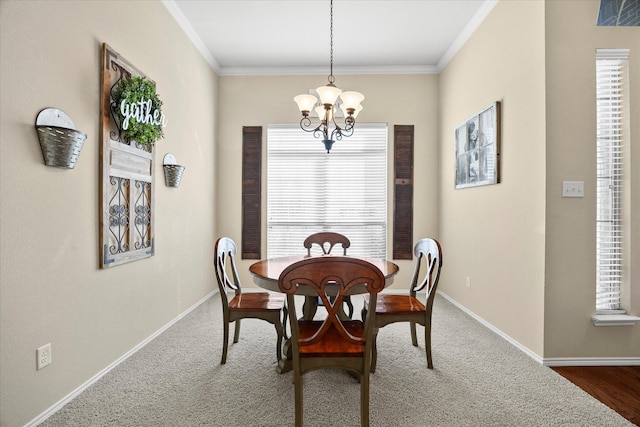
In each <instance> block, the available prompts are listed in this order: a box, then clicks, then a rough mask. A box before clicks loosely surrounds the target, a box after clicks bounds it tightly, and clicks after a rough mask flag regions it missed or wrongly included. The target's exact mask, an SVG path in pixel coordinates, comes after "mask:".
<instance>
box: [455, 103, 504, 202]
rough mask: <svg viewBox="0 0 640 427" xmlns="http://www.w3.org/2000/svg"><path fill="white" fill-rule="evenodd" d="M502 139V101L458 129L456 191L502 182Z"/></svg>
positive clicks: (485, 109)
mask: <svg viewBox="0 0 640 427" xmlns="http://www.w3.org/2000/svg"><path fill="white" fill-rule="evenodd" d="M500 139H501V138H500V102H499V101H496V102H494V103H493V104H491V105H490V106H488V107H486V108H484V109H482V110H481V111H480V112H479V113H477V114H475V115H474V116H473V117H470V118H469V119H467V120H465V122H464V123H462V124H460V125H458V126H457V127H456V128H455V130H454V143H455V188H456V189H459V188H468V187H477V186H480V185H490V184H497V183H499V182H500Z"/></svg>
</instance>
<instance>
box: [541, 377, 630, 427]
mask: <svg viewBox="0 0 640 427" xmlns="http://www.w3.org/2000/svg"><path fill="white" fill-rule="evenodd" d="M551 369H553V370H554V371H556V372H557V373H558V374H560V375H562V376H563V377H565V378H566V379H568V380H569V381H571V382H572V383H574V384H575V385H577V386H578V387H580V388H581V389H583V390H584V391H586V392H587V393H589V394H590V395H591V396H593V397H595V398H596V399H598V400H599V401H601V402H602V403H604V404H605V405H607V406H608V407H610V408H611V409H613V410H615V411H616V412H618V413H619V414H620V415H622V416H623V417H625V418H626V419H628V420H629V421H631V422H632V423H634V424H635V425H637V426H640V366H556V367H552V368H551Z"/></svg>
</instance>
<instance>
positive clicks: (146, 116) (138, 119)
mask: <svg viewBox="0 0 640 427" xmlns="http://www.w3.org/2000/svg"><path fill="white" fill-rule="evenodd" d="M113 99H114V101H115V107H116V111H117V114H118V116H119V118H120V125H119V127H120V131H121V132H122V135H123V136H124V137H126V138H130V139H132V140H134V141H136V142H137V143H138V144H141V145H144V146H150V147H151V146H153V145H154V144H155V142H156V141H157V140H159V139H160V138H164V132H163V130H162V126H163V125H164V123H163V122H164V116H163V115H162V101H161V100H160V98H158V94H157V93H156V87H155V85H154V84H153V83H152V82H150V81H149V80H147V79H146V77H142V76H132V77H130V78H123V79H120V80H119V81H118V82H117V83H116V84H115V85H114V88H113ZM149 101H150V102H149Z"/></svg>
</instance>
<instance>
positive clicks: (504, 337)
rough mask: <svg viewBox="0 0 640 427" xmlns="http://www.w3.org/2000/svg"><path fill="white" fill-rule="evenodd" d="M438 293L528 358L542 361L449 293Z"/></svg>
mask: <svg viewBox="0 0 640 427" xmlns="http://www.w3.org/2000/svg"><path fill="white" fill-rule="evenodd" d="M438 294H439V295H441V296H442V297H443V298H444V299H446V300H447V301H449V302H450V303H451V304H453V305H455V306H456V307H458V308H459V309H460V310H462V311H464V312H465V313H467V314H468V315H469V316H471V317H473V318H474V319H475V320H477V321H478V322H480V323H481V324H482V325H484V326H485V327H487V328H488V329H490V330H492V331H493V332H495V333H496V334H498V335H499V336H500V337H502V338H503V339H504V340H505V341H507V342H509V343H510V344H511V345H513V346H514V347H516V348H517V349H518V350H520V351H522V352H523V353H524V354H526V355H527V356H529V357H530V358H532V359H533V360H535V361H536V362H538V363H540V364H542V362H543V360H542V357H540V356H539V355H537V354H536V353H534V352H533V351H531V350H529V349H528V348H527V347H525V346H524V345H522V344H520V343H519V342H518V341H516V340H514V339H513V338H511V337H510V336H509V335H507V334H505V333H504V332H502V331H501V330H500V329H498V328H496V327H495V326H493V325H492V324H491V323H489V322H487V321H486V320H484V319H483V318H482V317H480V316H478V315H477V314H475V313H474V312H472V311H471V310H469V309H468V308H467V307H465V306H464V305H462V304H460V303H459V302H458V301H456V300H454V299H453V298H451V297H450V296H449V295H447V294H445V293H444V292H442V291H438Z"/></svg>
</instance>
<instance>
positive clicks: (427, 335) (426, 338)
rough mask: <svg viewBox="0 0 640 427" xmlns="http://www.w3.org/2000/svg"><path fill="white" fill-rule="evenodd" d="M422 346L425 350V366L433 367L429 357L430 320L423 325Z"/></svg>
mask: <svg viewBox="0 0 640 427" xmlns="http://www.w3.org/2000/svg"><path fill="white" fill-rule="evenodd" d="M424 348H425V350H426V351H427V368H429V369H433V360H432V359H431V322H427V324H426V325H425V326H424Z"/></svg>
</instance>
